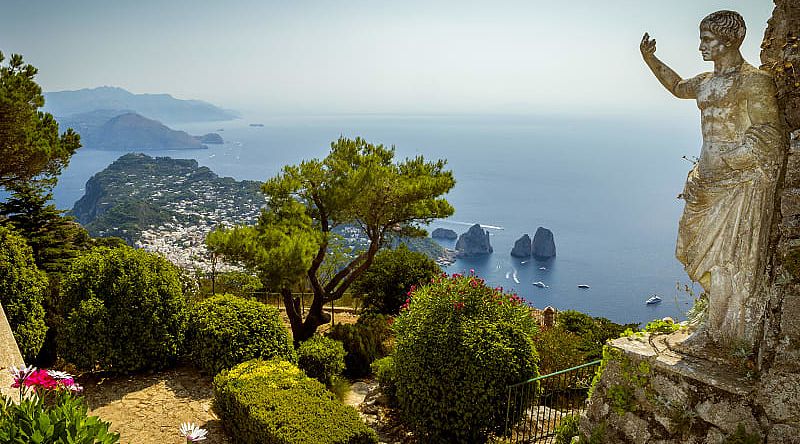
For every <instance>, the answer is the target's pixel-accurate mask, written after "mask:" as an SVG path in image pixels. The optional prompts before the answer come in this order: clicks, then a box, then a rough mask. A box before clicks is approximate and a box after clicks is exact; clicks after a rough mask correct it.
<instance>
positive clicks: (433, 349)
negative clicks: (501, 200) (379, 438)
mask: <svg viewBox="0 0 800 444" xmlns="http://www.w3.org/2000/svg"><path fill="white" fill-rule="evenodd" d="M403 307H404V308H403V309H402V310H401V313H400V315H399V316H398V317H397V318H396V319H395V322H394V324H393V325H392V328H393V330H394V331H395V334H396V338H395V352H394V366H395V369H394V370H395V371H394V373H395V384H396V391H397V398H398V402H399V405H400V409H401V413H402V415H403V416H404V418H405V420H406V421H407V422H408V423H409V424H411V425H412V426H413V427H414V428H416V429H417V431H418V432H419V433H420V434H421V435H422V436H424V437H425V439H424V440H423V441H425V442H430V443H449V442H470V443H481V442H485V441H486V439H487V437H488V435H489V434H491V433H493V432H497V431H499V429H500V428H501V427H502V426H503V424H504V422H505V413H506V396H507V393H506V386H507V385H509V384H514V383H517V382H520V381H523V380H526V379H528V378H531V377H534V376H536V375H537V367H536V363H537V361H538V356H537V354H536V349H535V347H534V344H533V337H534V335H535V334H536V332H537V324H536V321H535V320H534V318H533V316H532V312H531V310H530V307H528V306H527V305H526V304H525V302H524V301H523V299H522V298H520V297H519V296H517V295H516V294H509V293H503V291H502V288H494V289H493V288H490V287H488V286H487V285H486V283H485V282H484V281H483V280H482V279H480V278H478V277H476V276H474V275H472V273H470V275H469V276H463V275H460V274H454V275H453V276H452V277H448V276H447V275H446V274H445V275H441V276H438V277H435V278H433V279H432V281H431V283H430V284H428V285H424V286H422V287H419V288H416V289H414V290H413V291H412V292H411V294H410V295H409V297H408V299H407V301H406V303H405V304H404V306H403Z"/></svg>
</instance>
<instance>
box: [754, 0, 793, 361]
mask: <svg viewBox="0 0 800 444" xmlns="http://www.w3.org/2000/svg"><path fill="white" fill-rule="evenodd" d="M798 38H800V2H798V1H797V0H775V10H774V11H773V15H772V18H771V19H770V20H769V26H768V27H767V31H766V33H765V35H764V41H763V44H762V48H763V51H762V53H761V62H762V66H761V68H762V69H765V70H767V71H769V72H771V73H772V75H773V76H774V77H775V82H776V84H777V86H778V101H779V104H780V106H781V108H782V109H783V111H784V116H785V118H786V122H787V126H788V135H787V137H789V138H790V144H789V153H788V156H787V162H786V168H785V174H784V177H783V181H782V184H781V187H780V189H779V190H778V193H776V197H777V199H779V201H778V202H777V205H776V211H777V215H776V216H777V217H775V218H774V219H773V220H774V227H773V244H772V246H773V247H772V257H771V261H770V267H769V269H770V276H769V278H770V281H769V284H768V287H769V290H768V296H769V302H768V307H767V315H766V320H765V329H764V340H763V342H762V344H761V347H760V355H759V364H760V368H762V369H763V370H764V371H765V372H769V371H773V372H778V371H780V372H794V373H800V40H798Z"/></svg>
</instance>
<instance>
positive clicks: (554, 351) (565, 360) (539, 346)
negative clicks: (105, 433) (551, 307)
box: [533, 326, 588, 375]
mask: <svg viewBox="0 0 800 444" xmlns="http://www.w3.org/2000/svg"><path fill="white" fill-rule="evenodd" d="M533 342H534V344H535V345H536V351H537V352H539V358H540V361H539V372H540V373H541V374H543V375H548V374H550V373H555V372H557V371H560V370H564V369H567V368H570V367H575V366H577V365H581V364H585V363H586V362H588V361H587V359H586V352H585V351H584V350H583V349H582V342H583V341H582V339H581V337H580V336H578V335H577V334H575V333H572V332H570V331H567V330H565V329H564V328H561V327H559V326H554V327H552V328H543V329H541V330H540V331H539V332H538V333H537V334H536V336H535V337H534V339H533Z"/></svg>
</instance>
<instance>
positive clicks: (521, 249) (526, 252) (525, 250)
mask: <svg viewBox="0 0 800 444" xmlns="http://www.w3.org/2000/svg"><path fill="white" fill-rule="evenodd" d="M532 245H533V244H532V242H531V237H530V236H528V234H527V233H526V234H524V235H523V236H522V237H521V238H519V239H517V241H516V242H514V248H512V249H511V255H512V256H514V257H531V246H532Z"/></svg>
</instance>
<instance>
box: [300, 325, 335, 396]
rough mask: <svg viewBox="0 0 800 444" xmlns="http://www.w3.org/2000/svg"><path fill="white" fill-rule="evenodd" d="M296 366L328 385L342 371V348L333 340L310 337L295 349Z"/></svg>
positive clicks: (316, 336) (322, 337)
mask: <svg viewBox="0 0 800 444" xmlns="http://www.w3.org/2000/svg"><path fill="white" fill-rule="evenodd" d="M297 365H298V366H299V367H300V368H301V369H303V371H304V372H306V375H308V376H310V377H312V378H314V379H316V380H317V381H319V382H321V383H323V384H326V385H330V383H331V381H332V380H333V377H334V376H336V375H338V374H340V373H342V370H344V347H343V346H342V343H341V342H339V341H336V340H334V339H331V338H326V337H324V336H319V335H315V336H312V337H311V338H310V339H308V340H306V341H303V343H302V344H300V348H298V349H297Z"/></svg>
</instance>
